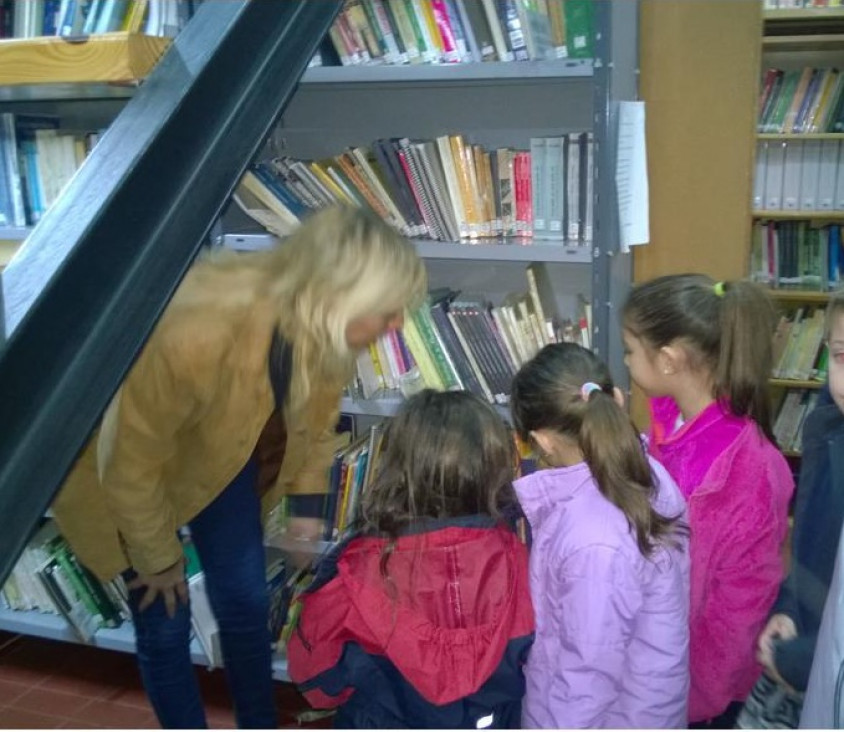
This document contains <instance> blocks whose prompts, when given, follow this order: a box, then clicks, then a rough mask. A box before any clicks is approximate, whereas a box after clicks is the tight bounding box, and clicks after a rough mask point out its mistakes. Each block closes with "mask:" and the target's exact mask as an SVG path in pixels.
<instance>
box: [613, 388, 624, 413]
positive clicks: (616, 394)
mask: <svg viewBox="0 0 844 732" xmlns="http://www.w3.org/2000/svg"><path fill="white" fill-rule="evenodd" d="M612 398H613V399H614V400H615V403H616V404H618V406H619V407H621V408H622V409H624V393H623V392H622V391H621V389H619V388H618V387H617V386H614V387H613V389H612Z"/></svg>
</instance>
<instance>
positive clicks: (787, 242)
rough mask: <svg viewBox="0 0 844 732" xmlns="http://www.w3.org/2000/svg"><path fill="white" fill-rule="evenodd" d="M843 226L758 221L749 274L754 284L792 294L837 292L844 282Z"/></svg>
mask: <svg viewBox="0 0 844 732" xmlns="http://www.w3.org/2000/svg"><path fill="white" fill-rule="evenodd" d="M841 234H842V231H841V226H840V225H839V224H828V225H826V226H818V225H817V224H815V223H813V222H810V221H757V222H755V223H754V225H753V239H752V244H751V249H750V273H751V279H753V280H754V281H755V282H759V283H761V284H764V285H767V286H769V287H775V288H779V289H787V290H788V289H790V290H817V291H821V292H824V291H827V290H834V289H837V288H838V287H840V286H841V283H842V282H844V252H842V249H841Z"/></svg>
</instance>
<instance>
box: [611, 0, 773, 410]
mask: <svg viewBox="0 0 844 732" xmlns="http://www.w3.org/2000/svg"><path fill="white" fill-rule="evenodd" d="M761 38H762V4H761V3H759V2H735V0H706V1H705V2H704V1H700V2H688V0H642V3H641V12H640V26H639V54H640V69H641V78H640V86H639V92H640V96H641V98H642V99H644V100H645V103H646V109H647V123H646V124H647V129H646V132H647V148H648V177H649V187H650V234H651V243H650V244H649V245H648V246H644V247H636V248H635V251H634V254H633V279H634V282H642V281H644V280H648V279H651V278H652V277H657V276H659V275H665V274H673V273H681V272H703V273H706V274H709V275H711V276H713V277H714V278H715V279H717V280H734V279H740V278H743V277H745V276H746V274H747V268H748V264H749V257H750V254H749V252H750V233H751V217H750V204H751V191H752V180H753V156H754V151H755V143H756V113H757V110H756V105H757V100H758V89H759V68H760V64H761V50H762V43H761ZM619 305H620V304H619ZM631 412H632V414H633V416H634V419H635V420H636V422H637V423H638V424H639V425H640V426H641V425H644V424H645V423H646V422H647V419H648V415H647V410H646V407H645V403H644V400H643V399H642V396H641V394H640V393H639V392H638V391H634V399H633V401H632V405H631Z"/></svg>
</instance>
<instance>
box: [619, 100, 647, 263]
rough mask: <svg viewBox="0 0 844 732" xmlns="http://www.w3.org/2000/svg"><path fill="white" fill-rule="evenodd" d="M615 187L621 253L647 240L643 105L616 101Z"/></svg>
mask: <svg viewBox="0 0 844 732" xmlns="http://www.w3.org/2000/svg"><path fill="white" fill-rule="evenodd" d="M617 149H618V153H617V155H616V164H615V184H616V191H617V193H618V223H619V229H620V232H619V233H620V239H621V251H623V252H629V251H630V247H632V246H636V245H639V244H647V243H648V241H649V240H650V226H649V210H650V205H649V195H648V162H647V151H646V149H645V103H644V102H619V105H618V140H617Z"/></svg>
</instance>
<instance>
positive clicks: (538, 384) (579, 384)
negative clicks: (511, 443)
mask: <svg viewBox="0 0 844 732" xmlns="http://www.w3.org/2000/svg"><path fill="white" fill-rule="evenodd" d="M588 382H593V383H594V384H595V385H597V387H598V388H594V387H593V388H592V390H591V391H590V390H588V389H583V385H584V384H587V383H588ZM511 409H512V412H513V422H514V425H515V427H516V430H517V431H518V432H519V436H520V437H521V438H522V439H523V440H526V441H528V440H530V433H531V432H532V431H534V430H540V429H551V430H554V431H556V432H559V433H560V434H562V435H566V436H568V437H570V438H573V439H575V440H577V443H578V446H579V447H580V449H581V451H582V452H583V457H584V460H585V461H586V464H587V465H588V466H589V469H590V471H591V472H592V476H593V477H594V479H595V482H596V483H597V485H598V490H600V492H601V494H602V495H603V496H604V497H605V498H606V499H607V500H608V501H610V502H611V503H612V504H613V505H615V506H617V507H618V508H619V509H620V510H621V512H622V513H623V514H624V515H625V517H626V518H627V522H628V524H629V525H630V528H631V530H632V531H633V532H634V534H635V536H636V543H637V545H638V547H639V551H640V552H641V553H642V555H643V556H646V557H647V556H650V554H651V553H652V552H653V550H654V548H655V547H656V545H657V544H660V543H664V542H666V540H669V539H670V537H671V536H672V535H673V534H674V533H675V532H676V531H677V529H678V527H677V520H676V517H675V518H668V517H665V516H662V515H661V514H659V513H657V512H656V511H655V510H654V508H653V506H652V504H651V500H652V498H653V496H654V493H655V491H656V486H655V479H654V476H653V474H652V472H651V467H650V463H649V462H648V459H647V456H646V454H645V449H644V446H643V445H642V442H641V440H640V439H639V433H638V431H637V430H636V427H635V426H634V424H633V422H632V421H631V420H630V417H629V416H628V415H627V413H626V412H625V411H624V410H623V409H622V408H621V407H620V406H619V405H618V404H616V402H615V399H614V396H613V384H612V380H611V379H610V375H609V371H608V369H607V367H606V366H605V365H604V364H603V363H602V362H601V361H600V360H599V359H598V358H597V357H596V356H595V355H594V354H593V353H592V352H591V351H588V350H586V349H585V348H582V347H581V346H578V345H576V344H574V343H560V344H556V345H550V346H545V348H543V349H542V350H541V351H540V352H539V353H538V354H537V355H536V356H535V357H534V358H533V359H532V360H531V361H529V362H528V363H526V364H525V365H524V366H522V368H521V369H520V370H519V373H518V374H516V377H515V379H514V381H513V389H512V394H511Z"/></svg>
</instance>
